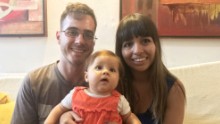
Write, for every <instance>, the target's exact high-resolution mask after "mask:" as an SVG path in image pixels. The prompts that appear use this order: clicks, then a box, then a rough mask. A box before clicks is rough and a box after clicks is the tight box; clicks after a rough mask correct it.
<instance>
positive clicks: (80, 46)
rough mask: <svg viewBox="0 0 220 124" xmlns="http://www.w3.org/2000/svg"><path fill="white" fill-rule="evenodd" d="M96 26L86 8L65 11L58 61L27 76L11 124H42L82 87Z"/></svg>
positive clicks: (91, 14) (68, 7)
mask: <svg viewBox="0 0 220 124" xmlns="http://www.w3.org/2000/svg"><path fill="white" fill-rule="evenodd" d="M96 26H97V22H96V17H95V15H94V12H93V10H92V9H91V8H90V7H88V6H87V5H85V4H81V3H75V4H70V5H68V6H67V7H66V9H65V11H64V12H63V13H62V15H61V19H60V31H58V32H57V33H56V37H57V40H58V44H59V45H60V49H61V56H60V59H59V61H57V62H56V63H52V64H50V65H47V66H44V67H41V68H39V69H37V70H34V71H32V72H30V73H28V74H27V76H26V77H25V79H24V81H23V85H22V86H21V88H20V90H19V93H18V96H17V100H16V105H15V110H14V113H13V117H12V122H11V124H42V123H44V120H45V119H46V117H47V116H48V114H49V112H50V111H51V109H52V108H53V107H54V106H55V105H57V104H58V103H60V101H61V100H62V99H63V98H64V96H65V95H66V94H67V93H68V92H69V91H70V90H71V89H73V87H74V86H76V85H83V82H84V65H85V60H86V58H88V57H89V55H90V54H91V53H92V52H93V48H94V45H95V43H94V39H95V36H94V34H95V30H96Z"/></svg>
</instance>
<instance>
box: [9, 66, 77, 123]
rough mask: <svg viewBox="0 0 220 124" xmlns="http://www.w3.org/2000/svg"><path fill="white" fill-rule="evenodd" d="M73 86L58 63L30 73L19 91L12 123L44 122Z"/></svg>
mask: <svg viewBox="0 0 220 124" xmlns="http://www.w3.org/2000/svg"><path fill="white" fill-rule="evenodd" d="M73 87H74V86H73V83H72V82H70V81H69V82H68V81H66V80H65V79H64V78H63V76H62V75H61V74H60V72H59V70H58V67H57V63H53V64H50V65H47V66H44V67H41V68H39V69H37V70H34V71H32V72H30V73H28V74H27V76H26V77H25V78H24V80H23V84H22V86H21V87H20V90H19V92H18V95H17V100H16V105H15V110H14V113H13V117H12V121H11V124H43V123H44V120H45V119H46V117H47V116H48V114H49V112H50V111H51V109H52V108H53V107H54V106H56V105H57V104H58V103H60V101H61V100H62V99H63V98H64V97H65V96H66V94H68V93H69V91H70V90H71V89H73Z"/></svg>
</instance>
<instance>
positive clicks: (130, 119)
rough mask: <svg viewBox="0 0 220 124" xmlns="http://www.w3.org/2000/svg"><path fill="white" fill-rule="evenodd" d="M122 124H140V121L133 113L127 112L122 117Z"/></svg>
mask: <svg viewBox="0 0 220 124" xmlns="http://www.w3.org/2000/svg"><path fill="white" fill-rule="evenodd" d="M122 119H123V122H125V124H141V122H140V120H139V119H138V118H137V116H136V115H135V114H134V113H131V112H129V113H128V114H125V115H123V116H122Z"/></svg>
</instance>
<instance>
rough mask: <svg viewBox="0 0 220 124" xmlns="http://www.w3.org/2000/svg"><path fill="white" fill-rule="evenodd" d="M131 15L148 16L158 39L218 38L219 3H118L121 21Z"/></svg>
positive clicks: (210, 0)
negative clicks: (156, 31)
mask: <svg viewBox="0 0 220 124" xmlns="http://www.w3.org/2000/svg"><path fill="white" fill-rule="evenodd" d="M134 12H138V13H142V14H145V15H148V16H150V17H151V18H152V20H153V21H154V22H155V24H156V25H157V28H158V32H159V34H160V36H168V37H173V36H174V37H217V36H220V0H121V13H120V15H121V16H120V17H121V18H122V17H124V16H125V15H127V14H129V13H134Z"/></svg>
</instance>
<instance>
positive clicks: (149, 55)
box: [122, 36, 156, 72]
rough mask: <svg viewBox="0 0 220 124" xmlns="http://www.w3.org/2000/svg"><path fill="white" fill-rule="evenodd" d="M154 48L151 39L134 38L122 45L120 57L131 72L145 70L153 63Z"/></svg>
mask: <svg viewBox="0 0 220 124" xmlns="http://www.w3.org/2000/svg"><path fill="white" fill-rule="evenodd" d="M155 52H156V47H155V44H154V41H153V39H152V38H151V37H140V36H138V37H134V38H133V39H132V40H130V41H125V42H124V43H123V44H122V56H123V58H124V61H125V63H126V64H127V65H128V66H129V67H130V68H131V69H132V70H133V71H138V72H142V71H145V70H147V69H148V68H149V67H150V66H151V64H152V63H153V61H154V58H155Z"/></svg>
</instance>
